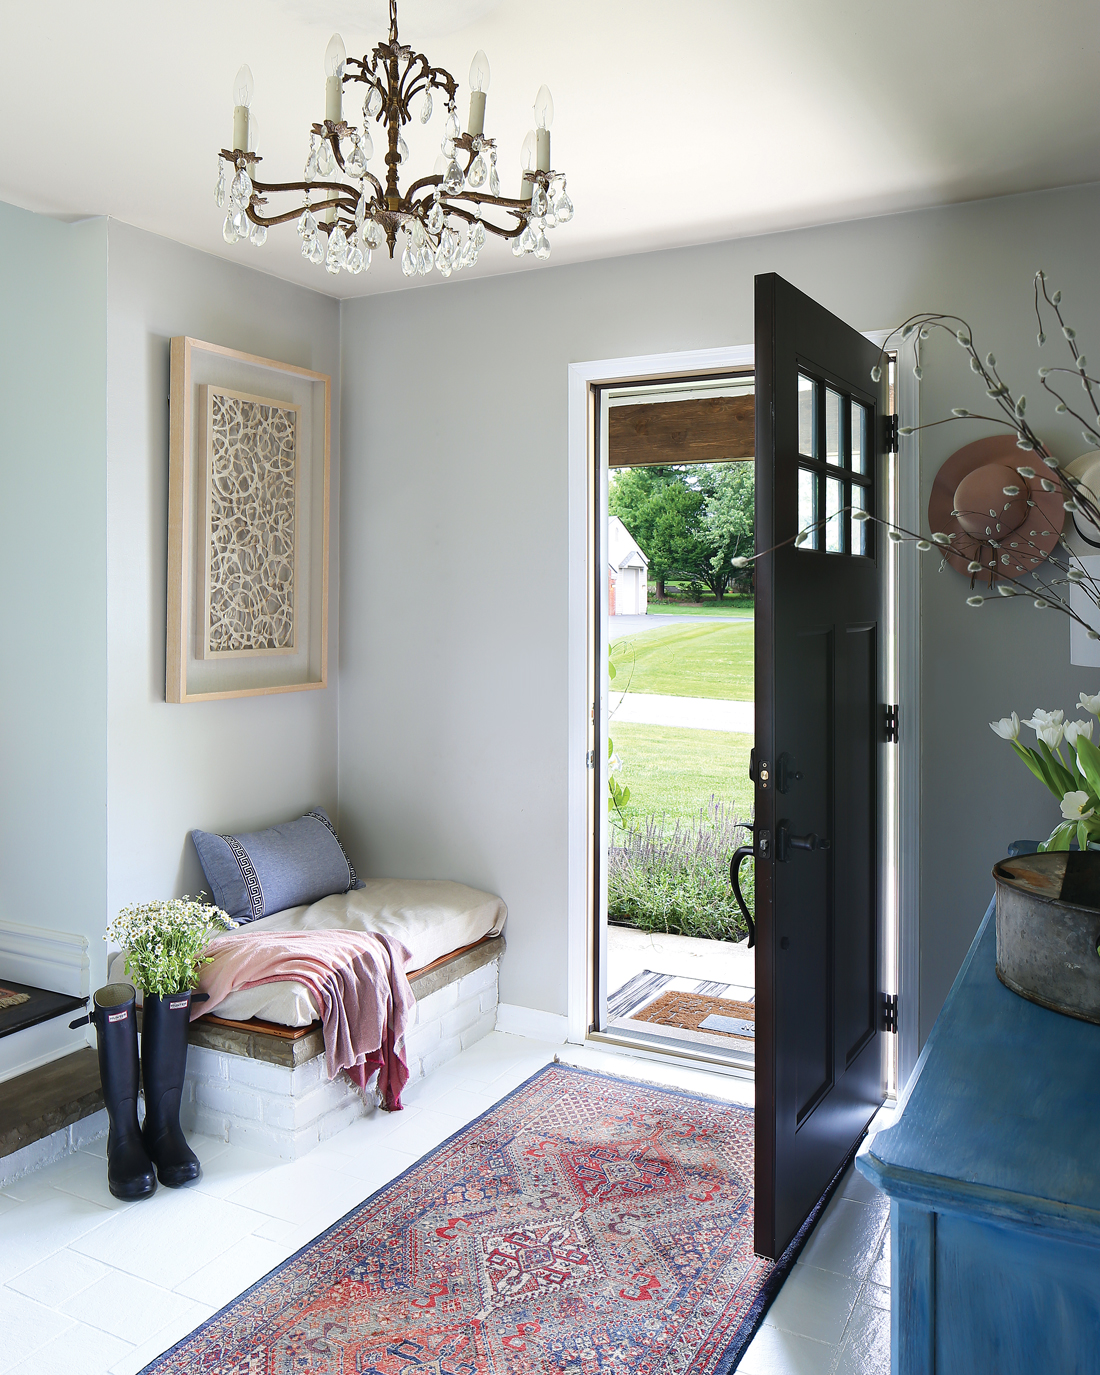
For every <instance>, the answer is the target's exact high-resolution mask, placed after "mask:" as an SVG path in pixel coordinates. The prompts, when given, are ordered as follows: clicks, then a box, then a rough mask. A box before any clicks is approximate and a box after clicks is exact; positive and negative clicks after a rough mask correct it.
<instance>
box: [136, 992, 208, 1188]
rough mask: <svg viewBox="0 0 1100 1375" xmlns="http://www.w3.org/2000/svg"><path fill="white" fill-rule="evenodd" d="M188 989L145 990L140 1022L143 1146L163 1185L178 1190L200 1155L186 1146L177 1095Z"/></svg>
mask: <svg viewBox="0 0 1100 1375" xmlns="http://www.w3.org/2000/svg"><path fill="white" fill-rule="evenodd" d="M190 1020H191V993H190V990H185V991H184V992H183V993H169V994H168V995H167V996H165V997H163V998H161V997H158V996H157V995H156V994H154V993H146V995H145V1002H144V1004H143V1007H142V1020H141V1074H142V1082H143V1083H144V1085H145V1125H144V1126H143V1127H142V1129H141V1134H142V1138H143V1139H144V1141H145V1149H146V1150H147V1151H148V1152H149V1154H150V1155H151V1156H152V1158H153V1161H154V1163H155V1164H156V1167H157V1178H158V1179H159V1180H160V1182H161V1183H162V1184H167V1185H169V1186H170V1187H171V1188H173V1189H175V1188H178V1187H179V1185H181V1184H191V1183H193V1182H194V1181H195V1180H196V1179H198V1177H199V1175H200V1174H201V1173H202V1166H201V1165H200V1164H199V1158H198V1156H197V1155H196V1154H195V1152H194V1151H193V1150H192V1149H191V1147H190V1146H189V1145H188V1144H187V1141H186V1138H185V1137H184V1135H183V1128H182V1127H181V1126H180V1099H181V1098H182V1096H183V1080H184V1075H185V1074H186V1072H187V1028H188V1026H189V1025H190Z"/></svg>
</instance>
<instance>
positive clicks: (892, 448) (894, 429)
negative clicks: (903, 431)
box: [882, 415, 898, 454]
mask: <svg viewBox="0 0 1100 1375" xmlns="http://www.w3.org/2000/svg"><path fill="white" fill-rule="evenodd" d="M897 451H898V418H897V416H896V415H884V416H883V417H882V452H883V453H884V454H896V453H897Z"/></svg>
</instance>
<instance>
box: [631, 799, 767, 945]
mask: <svg viewBox="0 0 1100 1375" xmlns="http://www.w3.org/2000/svg"><path fill="white" fill-rule="evenodd" d="M749 834H750V833H749V831H748V828H747V827H746V826H745V823H744V822H742V821H738V820H736V819H735V818H734V817H733V816H732V815H729V814H727V812H726V807H725V804H724V803H722V802H719V801H717V800H716V799H715V798H714V797H711V800H710V805H709V807H701V808H700V809H699V814H698V815H697V816H695V817H692V819H691V821H690V822H687V823H685V822H683V821H677V822H676V823H675V824H674V825H673V827H672V829H671V830H669V828H668V825H667V823H666V822H665V820H664V818H663V817H662V818H658V817H653V816H648V817H646V818H645V820H644V821H642V822H640V823H634V824H632V825H629V826H627V827H626V828H625V829H624V830H622V831H617V832H615V833H614V834H613V836H612V839H611V844H610V846H609V847H608V853H607V915H608V918H609V920H611V921H616V922H622V923H623V924H624V925H627V926H633V927H636V928H637V929H638V930H640V931H664V932H668V933H671V934H673V935H677V936H698V937H701V938H702V939H704V940H721V941H739V940H743V939H744V937H745V936H746V935H748V931H747V930H746V928H745V922H744V918H743V917H742V916H741V912H740V909H739V908H738V906H737V900H736V899H735V898H734V896H733V890H732V889H731V888H730V875H729V864H730V857H731V855H732V854H733V852H734V850H735V849H737V847H738V845H743V844H745V843H746V842H747V840H748V837H749ZM741 889H742V892H743V893H744V895H745V903H746V905H747V906H748V909H749V911H750V912H752V913H754V914H755V908H754V905H753V898H754V882H753V868H752V865H751V863H749V864H744V865H742V867H741Z"/></svg>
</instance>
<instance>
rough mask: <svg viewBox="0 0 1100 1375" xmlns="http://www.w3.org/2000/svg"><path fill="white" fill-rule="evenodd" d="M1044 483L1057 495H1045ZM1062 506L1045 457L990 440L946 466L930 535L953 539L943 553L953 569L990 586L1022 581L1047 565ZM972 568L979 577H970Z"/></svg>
mask: <svg viewBox="0 0 1100 1375" xmlns="http://www.w3.org/2000/svg"><path fill="white" fill-rule="evenodd" d="M1098 458H1100V455H1098ZM1018 468H1033V469H1034V470H1035V476H1034V477H1031V478H1026V477H1022V476H1021V475H1020V473H1019V472H1017V469H1018ZM1044 478H1046V479H1047V481H1048V482H1053V483H1055V490H1054V491H1052V492H1047V491H1044V490H1043V485H1042V480H1043V479H1044ZM1096 480H1097V482H1100V469H1098V473H1097V479H1096ZM1064 500H1065V494H1064V492H1063V490H1062V487H1061V484H1059V483H1058V482H1057V474H1056V473H1055V472H1054V471H1053V470H1052V469H1051V468H1049V467H1048V466H1047V465H1046V464H1045V463H1044V462H1043V460H1042V459H1041V458H1037V457H1036V456H1035V455H1034V454H1030V453H1028V452H1027V451H1026V450H1023V449H1020V448H1018V447H1017V445H1016V438H1015V436H1014V435H991V436H990V437H989V438H988V439H976V440H975V441H974V442H973V443H972V444H966V445H964V446H963V447H962V448H961V449H957V450H956V451H955V452H954V453H953V454H952V455H951V457H950V458H948V459H947V460H946V461H945V462H944V465H943V467H942V468H941V469H940V470H939V472H938V473H937V474H936V479H935V481H934V482H933V484H932V494H931V496H929V498H928V528H929V529H930V530H931V531H932V532H933V533H935V534H938V533H939V532H940V531H942V532H943V533H944V534H945V535H947V536H949V537H950V536H952V535H953V536H954V539H952V540H951V545H950V548H944V550H943V553H944V554H945V556H946V558H947V561H948V563H950V564H951V566H952V568H955V569H957V570H958V571H959V572H960V573H965V574H966V575H967V577H971V576H973V577H982V578H983V580H985V579H986V578H988V579H990V585H991V586H992V584H993V583H994V582H995V581H996V580H997V577H998V575H1000V576H1002V577H1005V578H1019V577H1022V576H1023V575H1024V574H1025V573H1030V572H1032V571H1033V570H1034V569H1036V568H1038V566H1039V565H1040V564H1041V563H1042V562H1043V561H1044V560H1045V559H1047V558H1049V556H1050V555H1051V553H1053V551H1054V548H1055V546H1056V545H1057V543H1058V537H1059V536H1060V535H1061V533H1062V525H1063V523H1064V522H1065V518H1066V512H1065V507H1064V506H1063V504H1062V503H1063V502H1064ZM974 562H976V563H980V564H981V566H982V572H981V573H980V574H978V573H974V574H971V573H970V572H969V570H968V568H967V565H968V564H970V563H974Z"/></svg>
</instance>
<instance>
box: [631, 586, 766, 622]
mask: <svg viewBox="0 0 1100 1375" xmlns="http://www.w3.org/2000/svg"><path fill="white" fill-rule="evenodd" d="M684 595H685V597H686V595H687V594H686V593H685V594H684ZM755 603H756V599H755V597H753V596H751V595H750V596H734V595H733V594H732V593H730V594H727V595H726V596H725V597H723V598H722V600H721V601H719V600H718V598H717V597H716V596H715V595H714V593H713V592H704V593H703V600H702V601H701V602H690V601H686V600H684V601H681V600H680V598H678V597H667V598H666V599H665V600H664V601H663V602H659V601H658V600H657V597H656V595H655V594H654V593H653V592H652V591H651V592H650V594H649V602H648V606H649V614H650V615H651V616H751V615H752V613H753V607H754V605H755Z"/></svg>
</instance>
